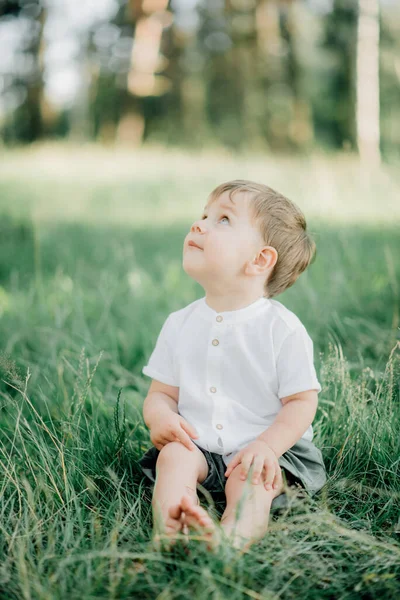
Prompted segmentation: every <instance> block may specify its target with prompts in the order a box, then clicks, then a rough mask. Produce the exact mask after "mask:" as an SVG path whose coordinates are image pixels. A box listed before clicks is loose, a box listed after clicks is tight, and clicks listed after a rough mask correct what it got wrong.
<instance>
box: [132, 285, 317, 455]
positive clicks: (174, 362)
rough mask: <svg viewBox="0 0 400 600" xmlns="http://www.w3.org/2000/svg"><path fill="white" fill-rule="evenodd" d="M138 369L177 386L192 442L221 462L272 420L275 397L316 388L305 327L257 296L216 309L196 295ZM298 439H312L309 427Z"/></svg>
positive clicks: (276, 404) (275, 304) (174, 314)
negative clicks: (195, 435) (232, 306)
mask: <svg viewBox="0 0 400 600" xmlns="http://www.w3.org/2000/svg"><path fill="white" fill-rule="evenodd" d="M142 373H144V375H148V376H149V377H152V378H153V379H156V380H158V381H161V382H162V383H166V384H167V385H172V386H177V387H179V403H178V412H179V414H180V415H181V416H182V417H183V418H184V419H186V421H188V422H189V423H190V424H191V425H192V426H193V427H194V428H195V429H196V431H197V433H198V435H199V437H198V438H196V439H194V440H193V442H194V443H195V444H196V445H197V446H199V447H200V448H203V449H204V450H208V451H210V452H216V453H218V454H221V455H222V457H223V460H224V463H225V465H228V464H229V462H230V460H232V458H233V457H234V455H235V454H236V453H237V452H238V451H239V450H241V449H242V448H244V447H245V446H247V445H248V444H249V443H250V442H252V441H254V440H255V439H256V438H257V437H258V436H259V435H260V434H261V433H262V432H263V431H265V430H266V429H267V428H268V427H269V426H270V425H271V424H272V423H273V421H274V420H275V417H276V416H277V414H278V412H279V411H280V410H281V408H282V406H283V405H282V403H281V401H280V398H284V397H285V396H290V395H292V394H295V393H299V392H303V391H306V390H312V389H313V390H316V391H317V392H320V391H321V386H320V384H319V381H318V379H317V375H316V372H315V368H314V362H313V342H312V340H311V338H310V336H309V335H308V333H307V331H306V329H305V327H304V325H303V324H302V323H301V321H300V319H299V318H298V317H297V316H296V315H295V314H294V313H293V312H292V311H290V310H289V309H288V308H286V307H285V306H284V305H283V304H282V303H281V302H278V301H277V300H273V299H269V298H264V297H261V298H259V299H258V300H256V301H255V302H253V303H252V304H250V305H248V306H246V307H244V308H240V309H238V310H232V311H223V312H217V311H215V310H214V309H212V308H211V307H210V306H208V304H207V303H206V300H205V297H203V298H200V299H199V300H195V301H194V302H192V303H191V304H189V305H188V306H186V307H184V308H182V309H180V310H177V311H175V312H172V313H171V314H170V315H169V316H168V317H167V319H166V321H165V322H164V325H163V326H162V329H161V331H160V334H159V336H158V339H157V342H156V345H155V347H154V350H153V352H152V354H151V356H150V358H149V360H148V364H147V365H146V366H144V367H143V369H142ZM302 437H303V438H304V439H306V440H309V441H311V440H312V438H313V429H312V425H310V426H309V427H308V429H307V430H306V431H305V433H304V434H303V436H302Z"/></svg>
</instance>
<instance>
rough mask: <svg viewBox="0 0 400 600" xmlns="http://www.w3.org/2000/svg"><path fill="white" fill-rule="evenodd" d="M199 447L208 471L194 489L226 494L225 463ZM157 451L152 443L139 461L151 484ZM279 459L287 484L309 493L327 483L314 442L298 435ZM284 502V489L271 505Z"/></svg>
mask: <svg viewBox="0 0 400 600" xmlns="http://www.w3.org/2000/svg"><path fill="white" fill-rule="evenodd" d="M197 447H198V446H197ZM198 448H199V447H198ZM199 450H201V452H202V453H203V454H204V456H205V458H206V460H207V464H208V475H207V477H206V479H205V480H204V481H203V482H202V483H201V484H199V483H198V484H197V489H199V490H200V491H201V488H202V487H204V488H205V489H206V490H207V491H208V492H210V494H211V495H212V496H216V497H217V498H218V496H221V495H222V494H223V495H224V494H225V483H226V481H227V480H228V478H227V477H225V474H224V473H225V471H226V469H227V467H226V465H225V463H224V461H223V458H222V455H221V454H216V453H215V452H209V451H208V450H203V449H202V448H199ZM159 453H160V451H159V450H157V448H155V447H154V446H152V447H151V448H150V450H148V451H147V452H146V453H145V454H144V455H143V456H142V457H141V458H140V459H139V461H138V462H139V465H140V467H141V469H142V471H143V473H144V474H145V475H146V476H147V477H148V478H149V479H150V480H151V481H152V482H153V484H154V483H155V481H156V462H157V458H158V455H159ZM278 462H279V464H280V466H281V468H282V469H283V472H284V477H286V480H287V484H288V485H289V486H294V487H296V488H298V487H300V488H302V489H303V490H305V491H306V492H307V493H308V494H309V495H310V496H313V495H314V494H316V493H317V492H318V491H319V490H320V489H321V488H322V487H323V486H324V484H325V483H326V480H327V476H326V470H325V464H324V460H323V458H322V453H321V450H320V449H319V448H317V447H316V446H315V444H314V443H313V442H309V441H307V440H305V439H303V438H301V439H300V440H299V441H298V442H296V443H295V444H294V446H292V447H291V448H290V449H289V450H287V451H286V452H284V453H283V454H282V456H280V457H279V458H278ZM287 503H288V500H287V494H286V493H285V492H283V493H282V494H280V495H279V496H277V497H276V498H274V499H273V500H272V504H271V509H276V508H285V507H286V506H287Z"/></svg>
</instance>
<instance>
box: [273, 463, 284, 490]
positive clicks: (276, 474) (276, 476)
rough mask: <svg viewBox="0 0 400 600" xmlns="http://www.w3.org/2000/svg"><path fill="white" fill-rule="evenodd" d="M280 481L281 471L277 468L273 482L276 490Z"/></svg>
mask: <svg viewBox="0 0 400 600" xmlns="http://www.w3.org/2000/svg"><path fill="white" fill-rule="evenodd" d="M282 482H283V479H282V471H281V469H280V468H279V469H277V470H276V473H275V479H274V484H273V487H274V489H275V490H277V489H278V488H280V487H281V486H282Z"/></svg>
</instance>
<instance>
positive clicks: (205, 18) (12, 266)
mask: <svg viewBox="0 0 400 600" xmlns="http://www.w3.org/2000/svg"><path fill="white" fill-rule="evenodd" d="M237 178H240V179H251V180H255V181H258V182H261V183H265V184H267V185H269V186H271V187H272V188H274V189H276V190H278V191H279V192H281V193H283V194H285V195H286V196H288V197H289V198H290V199H291V200H292V201H294V202H295V203H296V204H297V205H298V206H299V207H300V208H301V210H302V211H303V212H304V214H305V217H306V221H307V228H308V231H309V233H310V234H311V236H312V237H313V239H314V240H315V242H316V247H317V256H316V260H315V261H314V262H313V263H312V264H311V265H310V266H309V267H308V268H307V269H306V271H305V272H304V273H302V274H301V276H300V277H299V278H298V280H297V281H296V282H295V284H294V285H293V286H291V287H290V288H288V289H287V290H285V291H284V292H283V293H282V294H279V295H278V297H277V298H276V300H277V301H278V302H281V303H282V304H283V305H284V306H286V307H287V308H289V309H290V310H292V311H293V312H294V313H295V314H296V315H297V316H298V317H299V318H300V320H301V321H302V322H303V323H304V325H305V326H306V328H307V331H308V332H309V334H310V336H311V338H312V340H313V343H314V363H315V367H316V372H317V375H318V380H319V381H320V382H321V386H322V391H321V393H320V394H319V397H318V399H319V402H318V411H317V413H316V416H315V419H314V421H313V430H314V439H313V441H314V442H315V444H316V446H317V447H318V448H320V449H321V452H322V454H323V457H324V461H325V464H326V467H327V473H328V482H327V484H326V486H324V488H323V490H322V491H321V494H320V495H319V496H318V497H317V499H316V500H312V501H311V500H310V501H308V502H305V501H304V502H303V501H302V502H301V504H300V503H299V504H297V505H294V506H293V507H292V509H290V510H289V512H288V513H285V514H284V515H283V516H281V517H280V518H277V519H276V521H273V522H272V521H271V526H270V530H269V532H268V534H267V537H266V539H265V541H262V542H261V543H260V545H258V546H256V548H255V550H254V555H253V556H250V557H248V558H241V559H238V560H237V562H234V561H232V559H231V558H229V556H228V558H226V557H225V555H224V553H223V552H221V554H220V555H219V556H218V557H217V558H212V559H211V560H210V557H209V556H207V555H205V554H204V553H202V552H201V549H200V547H198V546H197V545H196V543H195V544H194V545H193V546H192V549H191V552H192V554H191V555H190V557H189V559H188V558H187V557H186V555H182V556H181V557H180V558H179V557H178V560H174V559H173V558H171V557H166V556H164V555H163V554H160V553H157V552H155V551H154V550H153V549H151V548H150V547H149V546H148V542H149V538H150V533H151V528H152V519H151V492H150V490H149V489H148V488H147V487H146V486H145V485H144V482H143V473H142V472H141V471H140V470H139V468H138V465H137V461H138V458H139V457H140V456H141V455H142V454H143V453H144V451H145V450H147V449H148V448H149V447H150V445H151V442H150V439H149V430H148V428H147V427H146V426H145V424H144V422H143V418H142V416H143V415H142V407H143V401H144V399H145V397H146V395H147V393H148V389H149V385H150V381H149V378H147V377H145V376H144V375H143V374H142V372H141V371H142V367H143V366H144V364H146V362H147V360H148V358H149V356H150V353H151V352H152V350H153V349H154V345H155V343H156V340H157V336H158V334H159V332H160V330H161V327H162V325H163V323H164V321H165V319H166V317H167V315H168V314H170V313H171V312H173V311H175V310H179V309H181V308H182V307H184V306H186V305H188V304H189V303H191V302H193V301H194V300H196V299H198V298H199V297H201V296H204V290H203V288H202V287H201V286H200V285H199V284H198V283H197V282H195V281H194V280H193V279H192V278H191V277H189V276H188V275H187V274H186V272H185V271H184V270H183V268H182V250H183V248H182V246H183V241H184V239H185V237H186V235H187V233H188V231H189V228H190V225H191V224H192V223H193V220H194V219H198V218H200V217H201V213H202V209H203V207H204V205H205V203H206V199H207V197H208V195H209V194H210V192H211V191H212V190H213V189H214V188H215V187H216V186H217V185H218V184H220V183H222V182H224V181H227V180H230V179H237ZM399 199H400V2H399V0H381V1H379V0H225V1H221V0H171V2H168V1H167V0H130V1H129V2H128V1H126V0H125V1H122V0H121V1H117V0H47V1H42V2H38V1H33V0H20V1H19V2H17V1H11V0H7V1H5V0H0V500H1V501H0V598H1V599H2V598H10V599H11V598H18V600H19V599H20V598H24V599H32V600H33V599H36V598H38V599H39V600H42V599H44V598H49V599H51V600H53V599H54V600H65V599H66V598H71V599H72V598H74V599H75V598H77V599H79V600H81V599H86V598H115V599H117V598H118V599H119V598H121V599H124V598H126V599H127V600H128V599H129V598H133V597H135V598H136V597H138V598H143V599H145V598H151V599H155V598H157V599H158V600H173V599H175V598H178V597H179V598H186V597H187V596H188V594H190V596H191V597H192V598H195V599H196V600H197V599H198V600H203V599H204V600H209V599H210V598H212V599H213V600H214V599H215V600H219V599H222V598H228V597H229V598H230V600H242V599H243V598H249V597H252V598H260V599H261V598H270V597H271V598H272V597H274V598H278V597H279V598H282V600H285V598H301V599H302V600H303V599H305V600H309V599H310V600H313V599H316V600H323V599H332V598H335V599H337V600H341V599H342V598H343V599H346V600H349V599H350V598H351V599H352V598H378V597H379V598H382V599H385V600H386V599H387V600H393V598H400V587H399V582H400V568H399V565H400V560H399V558H400V546H399V539H398V534H399V531H400V520H399V511H398V500H399V498H400V461H399V456H400V437H399V430H400V411H399V405H400V386H399V382H400V260H399V257H400V235H399V232H400V200H399ZM199 496H200V500H201V501H202V503H203V506H205V507H206V508H207V509H209V508H210V506H209V504H208V503H209V499H208V498H205V496H203V495H201V494H199ZM223 508H224V506H223V503H222V506H221V505H220V509H221V510H220V512H221V513H222V510H223ZM294 557H295V560H293V558H294ZM171 567H173V568H171Z"/></svg>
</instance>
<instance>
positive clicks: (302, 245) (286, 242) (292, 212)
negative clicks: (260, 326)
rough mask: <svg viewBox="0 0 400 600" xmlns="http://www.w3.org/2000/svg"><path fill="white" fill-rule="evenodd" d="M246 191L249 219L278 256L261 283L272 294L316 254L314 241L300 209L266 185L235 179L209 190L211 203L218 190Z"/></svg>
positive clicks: (220, 192) (289, 280) (268, 294)
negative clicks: (270, 270)
mask: <svg viewBox="0 0 400 600" xmlns="http://www.w3.org/2000/svg"><path fill="white" fill-rule="evenodd" d="M224 192H229V198H230V200H231V201H232V196H233V194H234V193H235V192H249V193H250V194H251V197H250V210H251V219H252V222H253V224H255V225H256V226H257V227H258V228H259V231H260V233H261V236H262V238H263V240H264V243H265V245H267V246H272V247H273V248H275V250H276V251H277V253H278V260H277V262H276V264H275V266H274V268H273V270H272V272H271V273H270V274H269V277H268V279H267V280H266V281H265V283H264V296H266V297H268V298H273V297H274V296H277V295H278V294H281V293H282V292H284V291H285V290H286V289H287V288H289V287H290V286H291V285H293V284H294V282H295V281H296V279H297V278H298V277H299V275H301V273H302V272H303V271H305V269H306V268H307V267H308V266H309V265H310V264H311V263H313V262H314V260H315V258H316V252H317V250H316V245H315V242H314V240H313V239H312V238H311V237H310V235H309V234H308V232H307V231H306V228H307V224H306V220H305V217H304V215H303V213H302V212H301V210H300V209H299V208H298V206H296V205H295V204H294V203H293V202H292V201H291V200H289V199H288V198H286V197H285V196H283V195H282V194H280V193H279V192H276V191H275V190H273V189H272V188H270V187H268V186H267V185H263V184H262V183H255V182H254V181H248V180H246V179H236V180H234V181H228V182H227V183H222V184H221V185H219V186H217V187H216V188H215V189H214V190H213V191H212V192H211V194H210V196H209V199H208V204H212V203H213V202H214V201H215V200H217V198H219V196H221V194H223V193H224Z"/></svg>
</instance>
